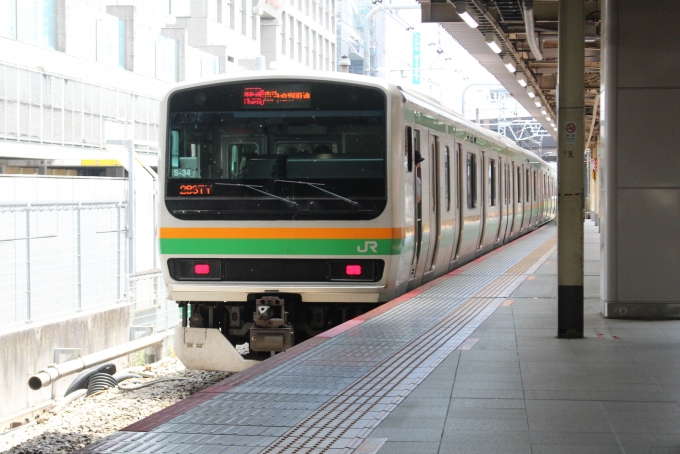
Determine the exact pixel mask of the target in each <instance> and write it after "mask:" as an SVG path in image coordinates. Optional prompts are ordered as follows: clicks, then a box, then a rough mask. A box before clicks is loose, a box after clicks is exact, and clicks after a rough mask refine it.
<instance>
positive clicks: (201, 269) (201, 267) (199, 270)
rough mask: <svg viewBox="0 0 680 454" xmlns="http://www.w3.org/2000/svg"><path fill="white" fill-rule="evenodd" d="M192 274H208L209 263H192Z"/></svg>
mask: <svg viewBox="0 0 680 454" xmlns="http://www.w3.org/2000/svg"><path fill="white" fill-rule="evenodd" d="M194 274H198V275H205V274H210V265H208V264H207V263H197V264H195V265H194Z"/></svg>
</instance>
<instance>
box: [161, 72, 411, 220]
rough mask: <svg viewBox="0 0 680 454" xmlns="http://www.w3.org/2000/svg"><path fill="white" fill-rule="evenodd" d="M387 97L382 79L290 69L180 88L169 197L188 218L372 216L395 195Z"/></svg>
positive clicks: (174, 103) (171, 122) (172, 115)
mask: <svg viewBox="0 0 680 454" xmlns="http://www.w3.org/2000/svg"><path fill="white" fill-rule="evenodd" d="M253 87H256V88H253ZM257 87H259V88H257ZM276 93H279V94H281V93H289V94H290V96H281V97H280V98H279V97H278V95H276V96H275V95H274V94H276ZM347 93H351V96H345V94H347ZM270 95H271V96H270ZM293 95H294V96H293ZM287 98H290V99H295V101H294V102H293V101H290V102H288V101H287V102H286V103H283V104H281V103H280V102H279V101H280V100H282V99H287ZM386 102H387V98H386V97H385V94H384V92H383V91H382V89H377V88H373V87H367V86H362V85H354V84H353V85H349V84H348V83H342V84H340V83H335V82H327V81H297V80H295V81H293V82H290V81H289V80H288V79H285V80H266V81H257V82H247V81H240V82H224V83H220V84H211V85H205V86H200V87H193V88H188V89H182V90H178V91H176V92H173V94H172V95H171V96H170V98H169V100H168V118H167V121H168V130H167V131H166V133H165V134H166V138H167V140H168V142H169V143H168V147H167V158H166V159H167V161H166V171H167V174H166V177H167V178H166V180H165V187H164V188H163V190H164V197H165V205H166V207H167V209H168V210H169V212H170V213H171V214H172V216H174V217H175V218H178V219H183V220H206V221H209V220H234V221H240V220H261V221H269V220H294V221H307V220H366V219H374V218H376V217H377V216H378V215H379V214H380V213H382V212H383V211H384V209H385V207H386V206H387V199H388V190H387V189H388V188H387V176H388V168H387V142H388V141H387V124H388V123H387V122H388V120H387V119H388V113H387V111H386V106H387V104H386ZM407 135H408V134H407ZM406 158H407V159H408V156H406ZM406 164H407V165H408V161H407V163H406ZM411 165H412V163H411ZM197 187H198V188H200V189H201V190H200V191H198V192H197V190H196V189H195V188H197ZM187 188H192V190H191V191H190V190H189V189H187ZM322 188H323V189H322Z"/></svg>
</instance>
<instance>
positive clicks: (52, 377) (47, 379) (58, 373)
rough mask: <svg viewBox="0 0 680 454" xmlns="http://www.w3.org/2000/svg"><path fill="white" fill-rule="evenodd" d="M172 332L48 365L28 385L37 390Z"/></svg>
mask: <svg viewBox="0 0 680 454" xmlns="http://www.w3.org/2000/svg"><path fill="white" fill-rule="evenodd" d="M173 333H174V330H170V331H165V332H162V333H158V334H152V335H151V336H145V337H142V338H140V339H137V340H134V341H132V342H128V343H125V344H123V345H118V346H116V347H112V348H108V349H106V350H102V351H100V352H97V353H93V354H91V355H87V356H83V357H80V358H76V359H74V360H71V361H67V362H65V363H63V364H52V365H49V366H47V367H46V368H45V369H43V370H41V371H40V372H38V373H37V374H35V375H33V376H32V377H31V378H29V379H28V386H29V387H30V388H31V389H32V390H34V391H37V390H39V389H40V388H44V387H45V386H48V385H50V384H51V383H53V382H56V381H57V380H58V379H60V378H62V377H66V376H67V375H71V374H75V373H77V372H80V371H82V370H84V369H88V368H90V367H94V366H97V365H99V364H103V363H105V362H107V361H110V360H112V359H115V358H120V357H121V356H125V355H129V354H130V353H134V352H136V351H139V350H142V349H145V348H147V347H151V346H153V345H158V344H160V343H162V342H163V340H164V339H165V338H166V337H169V336H172V335H173Z"/></svg>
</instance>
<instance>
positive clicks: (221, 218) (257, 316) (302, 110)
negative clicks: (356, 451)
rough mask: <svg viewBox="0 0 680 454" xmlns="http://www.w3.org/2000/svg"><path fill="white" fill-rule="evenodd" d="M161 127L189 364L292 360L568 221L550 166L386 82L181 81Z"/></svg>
mask: <svg viewBox="0 0 680 454" xmlns="http://www.w3.org/2000/svg"><path fill="white" fill-rule="evenodd" d="M161 130H162V131H164V134H162V136H161V150H162V153H163V156H162V159H160V165H159V181H160V182H161V184H160V188H161V190H162V191H163V197H159V200H160V203H159V207H158V208H159V211H160V223H161V224H160V251H161V256H162V263H163V267H164V272H165V282H166V284H167V288H168V298H169V299H172V300H174V301H177V302H178V304H179V306H180V307H181V308H182V309H183V310H182V314H183V317H182V327H180V328H178V331H177V332H176V335H175V352H176V354H177V355H178V357H179V358H180V359H181V360H182V361H183V362H184V363H185V365H187V367H190V368H207V369H220V370H231V371H238V370H241V369H243V368H245V367H248V366H249V365H250V364H251V363H250V362H249V361H247V360H244V359H243V358H242V357H241V356H239V355H238V354H237V353H236V351H235V350H234V348H233V345H232V344H239V343H244V342H249V344H250V350H251V352H266V353H269V352H277V351H282V350H285V349H287V348H288V347H290V346H291V345H292V344H293V343H294V339H295V337H296V336H297V337H298V338H300V337H306V336H312V335H315V334H316V333H319V332H321V331H323V330H325V329H327V327H329V326H332V325H334V324H337V323H339V322H343V321H345V320H347V319H349V318H351V317H353V316H355V315H356V314H357V313H359V312H360V311H363V310H365V309H366V308H369V307H371V306H372V305H375V304H378V303H382V302H385V301H389V300H391V299H393V298H395V297H397V296H399V295H401V294H403V293H405V292H407V291H408V290H410V289H413V288H415V287H418V286H419V285H421V284H423V283H425V282H428V281H430V280H432V279H434V278H436V277H438V276H441V275H442V274H444V273H447V272H449V271H451V270H453V269H454V268H457V267H459V266H461V265H463V264H465V263H467V262H469V261H471V260H473V259H475V258H476V257H479V256H481V255H483V254H486V253H488V252H489V251H491V250H493V249H494V248H497V247H499V246H501V245H503V244H505V243H507V242H509V241H512V240H514V239H516V238H518V237H519V236H521V235H523V234H525V233H527V232H530V231H531V230H533V229H535V228H537V227H539V226H540V225H542V224H544V223H545V222H547V221H549V220H551V219H553V218H554V216H555V213H556V197H555V189H556V175H555V171H554V169H553V168H551V167H550V166H549V165H548V164H547V163H545V162H543V161H542V160H541V159H539V158H538V157H537V156H536V155H534V154H533V153H530V152H528V151H526V150H523V149H522V148H519V147H518V146H516V145H515V144H514V143H513V142H511V141H509V140H507V139H505V138H504V137H502V136H500V135H498V134H496V133H493V132H490V131H488V130H485V129H483V128H480V127H479V126H477V125H475V124H471V123H469V122H468V121H466V120H464V119H463V118H461V117H460V116H458V115H457V114H455V113H454V112H452V111H450V110H448V109H446V108H445V107H443V106H441V105H440V104H438V103H437V102H436V101H434V100H430V99H428V98H426V97H424V96H423V95H419V94H416V93H414V92H411V91H409V90H405V89H402V88H400V87H397V86H395V85H393V84H391V83H389V82H387V81H385V80H381V79H377V78H369V77H363V76H353V75H347V74H339V73H335V74H333V73H331V74H329V73H323V74H320V73H316V74H310V75H290V74H280V73H274V72H272V73H269V72H257V73H251V74H248V75H243V76H239V77H224V78H219V79H213V80H210V81H207V82H203V83H196V84H185V85H180V86H177V87H176V88H173V89H172V90H171V91H170V92H169V93H168V94H167V96H166V97H165V98H164V100H163V102H162V105H161ZM417 156H422V158H424V161H422V163H420V165H416V162H415V161H416V159H417ZM419 187H420V188H419ZM418 193H420V197H419V196H418Z"/></svg>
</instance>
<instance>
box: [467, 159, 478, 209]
mask: <svg viewBox="0 0 680 454" xmlns="http://www.w3.org/2000/svg"><path fill="white" fill-rule="evenodd" d="M467 206H468V208H470V209H472V208H476V207H477V162H476V159H475V155H474V154H472V153H468V154H467Z"/></svg>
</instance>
